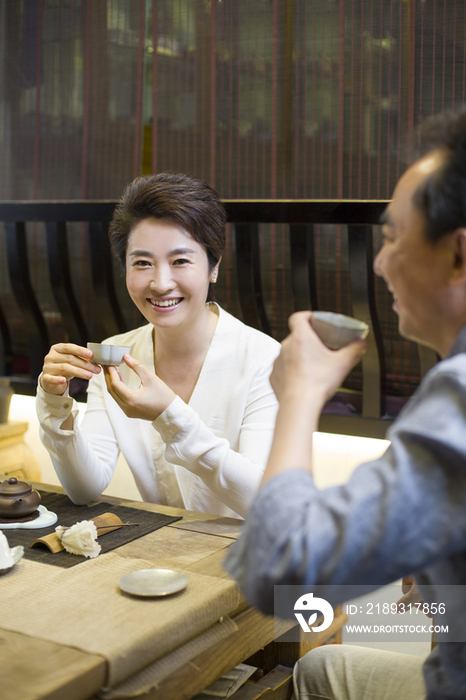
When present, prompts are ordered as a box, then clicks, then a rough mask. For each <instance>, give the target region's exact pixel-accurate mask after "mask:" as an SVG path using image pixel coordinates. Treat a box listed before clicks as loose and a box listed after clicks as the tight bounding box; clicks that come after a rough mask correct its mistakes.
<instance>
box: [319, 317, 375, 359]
mask: <svg viewBox="0 0 466 700" xmlns="http://www.w3.org/2000/svg"><path fill="white" fill-rule="evenodd" d="M311 326H312V327H313V329H314V330H315V332H316V333H317V335H318V336H319V338H320V339H321V341H322V342H323V343H324V345H326V346H327V347H328V348H330V349H331V350H339V349H340V348H342V347H344V346H345V345H348V343H351V341H352V340H356V339H357V338H362V339H364V338H365V337H366V336H367V334H368V333H369V326H368V325H367V323H364V321H359V320H358V319H357V318H352V317H351V316H344V315H343V314H335V313H333V312H332V311H313V312H312V317H311Z"/></svg>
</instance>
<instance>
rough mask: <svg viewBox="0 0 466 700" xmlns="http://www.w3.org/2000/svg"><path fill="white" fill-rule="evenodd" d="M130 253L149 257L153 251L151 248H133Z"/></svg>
mask: <svg viewBox="0 0 466 700" xmlns="http://www.w3.org/2000/svg"><path fill="white" fill-rule="evenodd" d="M128 255H141V256H143V257H146V258H149V257H150V256H151V255H152V253H151V252H150V250H132V251H131V252H129V253H128Z"/></svg>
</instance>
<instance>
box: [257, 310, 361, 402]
mask: <svg viewBox="0 0 466 700" xmlns="http://www.w3.org/2000/svg"><path fill="white" fill-rule="evenodd" d="M311 316H312V312H310V311H299V312H298V313H295V314H293V315H292V316H290V318H289V320H288V325H289V327H290V330H291V333H290V335H289V336H288V337H287V338H285V340H284V341H283V343H282V350H281V353H280V355H279V356H278V357H277V359H276V360H275V364H274V368H273V372H272V374H271V377H270V382H271V384H272V387H273V390H274V391H275V394H276V396H277V399H278V401H279V402H280V401H281V399H282V398H283V397H284V396H285V395H287V394H292V395H293V394H298V395H301V396H302V395H303V394H306V393H308V394H309V395H310V396H313V397H315V398H320V399H321V402H322V406H323V404H324V403H325V401H327V400H328V399H329V398H330V397H331V396H333V394H334V393H335V391H336V390H337V389H338V387H339V386H341V384H342V382H343V380H344V379H345V377H346V375H347V374H348V373H349V372H350V370H351V369H352V368H353V367H354V366H355V365H356V364H357V363H358V362H359V361H360V360H361V357H362V355H363V353H364V351H365V349H366V343H365V341H364V340H355V341H353V342H352V343H349V344H348V345H346V346H345V347H344V348H341V350H329V348H327V347H326V346H325V345H324V344H323V343H322V341H321V340H320V338H319V337H318V336H317V334H316V333H315V331H314V330H313V328H312V326H311V324H310V319H311Z"/></svg>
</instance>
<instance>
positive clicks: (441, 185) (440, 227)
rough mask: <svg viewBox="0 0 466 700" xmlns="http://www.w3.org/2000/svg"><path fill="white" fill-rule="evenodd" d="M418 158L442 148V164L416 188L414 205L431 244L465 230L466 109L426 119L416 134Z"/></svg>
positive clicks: (446, 112)
mask: <svg viewBox="0 0 466 700" xmlns="http://www.w3.org/2000/svg"><path fill="white" fill-rule="evenodd" d="M417 139H418V143H417V153H416V155H417V156H418V157H422V156H424V155H427V154H428V153H430V152H432V151H434V150H437V149H441V150H444V152H445V157H444V159H443V161H442V163H441V165H440V166H439V167H438V168H437V169H436V170H435V171H434V172H432V173H431V174H430V175H428V176H427V177H426V179H425V180H424V181H423V182H422V184H421V185H420V186H419V187H418V188H417V190H416V191H415V193H414V195H413V203H414V204H415V205H416V206H417V207H418V208H419V209H420V210H421V211H422V213H423V214H424V216H425V219H426V230H425V233H426V237H427V239H428V240H430V241H431V242H432V243H435V242H436V241H438V240H440V239H441V238H442V236H444V235H445V234H447V233H451V232H452V231H454V230H455V229H457V228H460V227H466V108H462V109H460V110H457V111H445V112H442V113H441V114H436V115H434V116H432V117H430V118H428V119H426V120H425V121H424V122H423V123H422V124H421V125H420V127H419V129H418V131H417Z"/></svg>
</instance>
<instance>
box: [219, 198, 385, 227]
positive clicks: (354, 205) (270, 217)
mask: <svg viewBox="0 0 466 700" xmlns="http://www.w3.org/2000/svg"><path fill="white" fill-rule="evenodd" d="M388 202H389V200H380V201H370V202H365V201H356V200H346V201H345V200H343V201H335V200H330V199H329V200H309V199H290V200H268V199H263V200H257V199H255V200H250V201H246V200H233V199H227V200H224V201H223V203H224V205H225V208H226V210H227V214H228V220H229V221H233V222H241V223H248V222H249V223H250V222H254V221H260V222H261V223H264V224H266V223H275V224H291V223H296V224H298V223H301V224H377V223H378V222H379V219H380V216H381V214H382V212H383V211H384V209H385V207H386V206H387V204H388Z"/></svg>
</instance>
